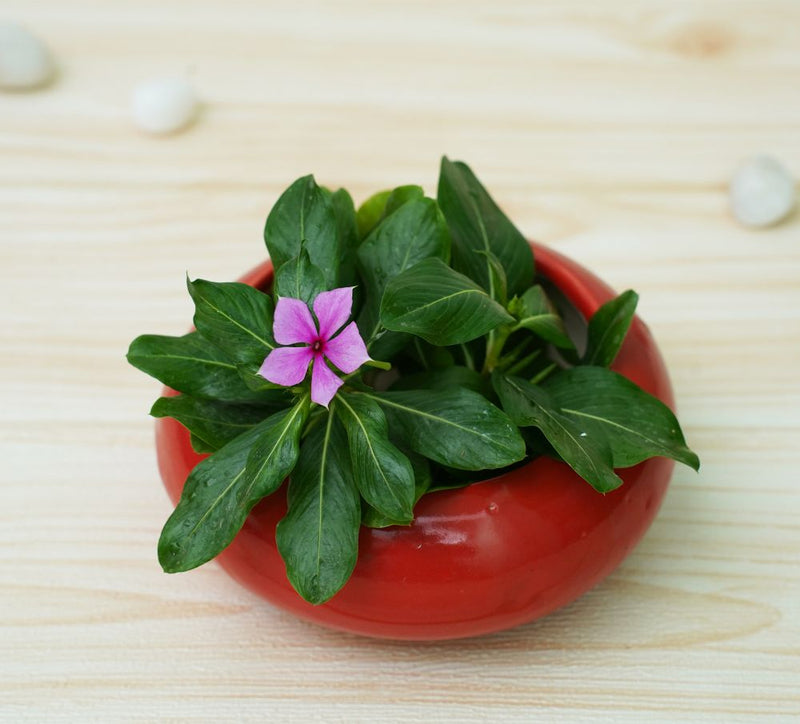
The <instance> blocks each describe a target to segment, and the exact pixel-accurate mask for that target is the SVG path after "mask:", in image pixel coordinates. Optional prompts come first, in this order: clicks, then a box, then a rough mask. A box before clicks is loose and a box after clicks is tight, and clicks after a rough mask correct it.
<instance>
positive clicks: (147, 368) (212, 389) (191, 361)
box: [127, 332, 263, 402]
mask: <svg viewBox="0 0 800 724" xmlns="http://www.w3.org/2000/svg"><path fill="white" fill-rule="evenodd" d="M127 358H128V362H130V363H131V364H132V365H133V366H134V367H136V368H137V369H140V370H142V372H145V373H147V374H148V375H151V376H152V377H155V378H156V379H157V380H159V381H161V382H163V383H164V384H165V385H167V387H171V388H172V389H173V390H177V391H178V392H184V393H186V394H187V395H192V396H193V397H203V398H206V399H215V400H221V401H223V402H259V401H260V400H262V399H263V395H262V394H261V393H258V392H255V391H253V390H250V389H248V388H247V386H246V385H245V383H244V382H243V381H242V378H241V377H240V376H239V372H238V370H237V368H236V364H235V363H234V362H232V361H231V359H230V358H229V357H228V355H226V354H225V353H224V352H223V351H222V350H221V349H220V348H219V347H217V346H216V345H215V344H212V343H211V342H209V341H208V340H207V339H205V338H203V337H202V336H201V335H200V334H199V333H198V332H190V333H189V334H185V335H184V336H183V337H167V336H163V335H158V334H144V335H142V336H141V337H137V338H136V339H135V340H133V342H131V346H130V348H129V349H128V355H127Z"/></svg>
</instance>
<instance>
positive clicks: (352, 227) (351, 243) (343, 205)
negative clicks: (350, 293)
mask: <svg viewBox="0 0 800 724" xmlns="http://www.w3.org/2000/svg"><path fill="white" fill-rule="evenodd" d="M331 201H332V202H333V212H334V214H335V215H336V228H337V231H338V234H339V248H340V250H341V263H340V265H339V281H338V282H337V284H338V285H339V286H340V287H351V286H355V285H356V283H357V275H356V260H355V259H356V256H355V255H356V249H357V248H358V244H359V242H360V241H361V237H360V236H359V233H358V224H357V223H356V208H355V206H354V204H353V197H352V196H350V194H349V193H348V191H347V190H346V189H339V190H338V191H335V192H334V193H333V194H331Z"/></svg>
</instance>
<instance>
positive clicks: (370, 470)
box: [336, 394, 414, 523]
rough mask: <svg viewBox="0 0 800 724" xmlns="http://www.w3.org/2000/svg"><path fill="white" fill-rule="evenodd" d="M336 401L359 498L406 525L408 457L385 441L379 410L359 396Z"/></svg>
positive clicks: (410, 479) (410, 499)
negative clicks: (347, 441) (359, 493)
mask: <svg viewBox="0 0 800 724" xmlns="http://www.w3.org/2000/svg"><path fill="white" fill-rule="evenodd" d="M337 399H338V404H337V406H336V409H337V411H338V413H339V416H340V417H341V418H342V421H343V422H344V427H345V430H346V431H347V438H348V440H349V442H350V459H351V461H352V465H353V475H354V477H355V481H356V485H357V486H358V489H359V491H360V492H361V497H363V498H364V500H366V501H367V503H369V504H370V505H371V506H372V507H373V508H375V509H376V510H377V511H379V512H380V513H382V514H383V515H385V516H387V517H388V518H391V519H393V520H398V521H402V522H404V523H410V522H411V520H412V517H413V512H412V508H413V506H414V471H413V469H412V468H411V463H410V462H409V460H408V458H407V457H406V456H405V455H403V453H402V452H400V450H398V449H397V448H396V447H395V446H394V445H392V443H391V442H389V436H388V430H387V424H386V416H385V415H384V414H383V410H381V408H380V407H379V406H378V404H377V403H376V402H375V401H374V400H370V399H369V398H368V397H364V396H363V395H358V394H355V395H344V394H340V395H338V397H337Z"/></svg>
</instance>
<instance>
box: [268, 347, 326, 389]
mask: <svg viewBox="0 0 800 724" xmlns="http://www.w3.org/2000/svg"><path fill="white" fill-rule="evenodd" d="M313 356H314V352H313V350H312V349H311V347H277V348H276V349H273V350H272V352H270V353H269V354H268V355H267V357H266V359H265V360H264V362H263V364H262V365H261V368H260V369H259V370H258V374H260V375H261V376H262V377H263V378H264V379H267V380H269V381H270V382H274V383H275V384H276V385H283V386H284V387H291V386H292V385H298V384H300V383H301V382H302V381H303V380H304V379H305V376H306V372H308V364H309V362H311V358H312V357H313Z"/></svg>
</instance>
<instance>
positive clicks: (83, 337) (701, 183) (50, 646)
mask: <svg viewBox="0 0 800 724" xmlns="http://www.w3.org/2000/svg"><path fill="white" fill-rule="evenodd" d="M0 15H2V16H5V17H12V18H15V19H17V20H19V21H21V22H24V23H26V24H27V25H28V26H29V27H30V28H31V29H33V30H35V31H36V32H37V33H38V34H39V35H40V36H42V37H43V38H45V39H46V41H47V42H48V43H49V45H50V46H51V48H52V49H53V51H54V53H55V54H56V56H57V57H58V60H59V63H60V65H61V75H60V78H59V80H58V82H57V83H56V84H55V85H54V86H53V87H52V88H49V89H47V90H45V91H41V92H38V93H30V94H12V95H8V94H7V95H0V278H1V281H2V287H1V288H2V304H0V309H1V310H2V311H0V315H2V317H0V352H1V354H0V371H1V372H2V374H0V396H1V397H0V399H2V406H0V460H2V470H3V473H2V486H0V556H2V565H0V719H2V720H4V721H9V722H17V721H78V722H88V721H100V722H112V721H113V722H116V721H167V722H172V721H215V722H217V721H245V720H248V721H303V722H305V721H326V722H327V721H331V722H336V721H341V722H358V721H363V722H373V721H378V720H381V721H398V722H400V721H403V722H415V721H420V722H423V721H424V722H444V721H458V722H483V721H493V722H494V721H497V722H528V721H547V722H583V721H587V722H588V721H592V722H596V721H606V722H641V721H663V722H675V721H719V722H752V721H762V720H763V721H791V720H793V719H795V718H796V717H798V716H800V673H799V672H800V567H799V566H798V564H800V523H798V518H799V517H800V492H798V488H799V483H800V479H799V478H798V470H799V469H800V445H798V439H799V437H800V413H798V409H800V375H798V362H800V311H798V310H800V221H798V218H797V216H795V217H794V218H792V219H790V220H789V221H788V222H786V223H784V224H782V225H781V226H779V227H777V228H775V229H771V230H768V231H763V232H753V231H747V230H745V229H742V228H740V227H739V226H737V225H736V224H735V223H734V222H733V220H732V219H731V218H730V216H729V214H728V211H727V203H726V194H725V185H726V182H727V179H728V178H729V176H730V173H731V171H732V170H733V168H735V166H736V164H737V163H738V162H739V161H740V160H741V159H742V158H743V157H746V156H748V155H750V154H752V153H756V152H762V151H766V152H770V153H773V154H775V155H776V156H778V157H779V158H781V159H782V160H783V161H784V162H785V163H786V164H788V166H789V167H790V169H791V170H792V171H793V173H794V174H795V175H796V176H797V175H800V6H799V5H798V4H797V3H796V2H793V1H791V0H786V1H784V2H780V1H777V0H748V1H738V2H736V1H735V2H716V1H713V0H712V1H711V2H706V3H695V2H688V1H683V2H666V1H664V2H631V1H628V2H626V1H624V0H614V1H613V2H604V3H588V2H587V3H583V2H574V1H569V2H558V3H556V2H537V3H529V2H522V1H520V2H502V1H501V2H496V3H486V2H480V3H478V2H463V1H461V2H435V3H434V2H423V1H422V0H417V1H415V2H403V3H368V2H364V1H363V0H358V1H356V0H353V1H351V2H343V3H322V2H304V3H297V4H278V3H263V2H256V0H236V1H235V2H227V3H218V2H211V0H200V1H196V2H188V0H187V1H180V2H162V1H161V0H144V1H139V2H128V1H125V2H123V1H119V2H113V3H111V2H106V1H105V0H73V1H72V2H70V3H64V2H58V1H57V0H36V1H35V2H30V1H27V2H9V1H8V0H2V1H0ZM165 73H166V74H178V75H188V76H190V77H191V78H192V79H193V82H194V83H195V84H196V86H197V88H198V90H199V92H200V93H201V94H202V96H203V98H204V99H205V101H206V106H205V109H204V112H203V114H202V117H201V118H200V120H199V122H198V124H197V126H196V127H195V128H193V129H191V130H190V131H188V132H187V133H184V134H181V135H177V136H174V137H170V138H163V139H154V138H150V137H146V136H144V135H142V134H140V133H139V132H137V131H136V130H135V129H134V128H133V127H132V124H131V121H130V116H129V112H128V100H129V95H130V92H131V89H132V87H133V85H134V84H135V83H136V82H138V81H140V80H142V79H146V78H148V77H151V76H153V75H161V74H165ZM443 153H447V154H448V155H450V156H452V157H456V158H464V159H465V160H467V161H468V162H469V163H470V164H471V165H472V166H473V167H474V168H475V169H476V170H477V172H478V173H479V174H480V176H481V178H482V179H483V180H484V181H485V183H486V185H487V186H488V187H489V188H490V189H491V190H492V192H493V193H494V194H495V196H496V198H497V199H498V200H499V201H500V202H501V203H502V205H503V206H504V207H505V208H506V210H507V211H508V212H509V214H510V215H511V216H512V217H513V218H514V219H515V220H516V221H517V222H518V224H519V226H520V227H521V228H522V230H523V231H524V232H525V233H526V234H527V235H529V236H531V237H533V238H537V239H540V240H542V241H543V242H545V243H548V244H550V245H552V246H554V247H555V248H557V249H558V250H560V251H562V252H564V253H567V254H569V255H571V256H573V257H574V258H576V259H578V260H580V261H581V262H582V263H584V264H586V265H588V266H590V267H591V268H593V269H594V270H595V271H596V272H597V273H599V274H600V275H601V276H603V277H604V278H605V279H607V280H608V281H609V282H610V283H612V284H613V285H614V286H616V287H617V288H619V289H624V288H627V287H634V288H636V289H637V290H638V291H639V293H640V295H641V300H642V301H641V306H640V311H641V314H642V316H643V317H644V318H645V319H646V320H647V321H648V323H649V324H650V326H651V327H652V329H653V331H654V333H655V335H656V337H657V339H658V340H659V342H660V344H661V346H662V350H663V352H664V355H665V358H666V359H667V362H668V364H669V366H670V370H671V373H672V377H673V382H674V384H675V388H676V393H677V399H678V405H679V408H680V412H681V418H682V421H683V423H684V426H685V429H686V433H687V437H688V439H689V441H690V442H691V444H692V445H693V446H694V447H695V448H696V449H697V450H698V452H699V453H700V455H701V457H702V460H703V468H702V471H701V473H700V474H699V475H695V474H694V473H692V472H691V471H688V470H685V469H679V470H677V471H676V474H675V477H674V480H673V484H672V487H671V489H670V492H669V495H668V497H667V499H666V502H665V504H664V506H663V508H662V511H661V513H660V515H659V517H658V518H657V520H656V522H655V524H654V525H653V527H652V529H651V530H650V532H649V533H648V535H647V536H646V538H645V539H644V541H643V542H642V543H641V544H640V546H639V547H638V548H637V549H636V551H635V552H634V553H633V555H631V557H630V558H629V559H628V560H627V561H626V562H625V563H624V564H623V565H622V566H621V567H620V568H619V570H618V571H617V572H616V573H614V574H613V575H612V576H611V577H610V578H609V579H607V580H606V581H605V582H604V583H603V584H602V585H600V586H599V587H598V588H596V589H595V590H594V591H592V592H590V593H589V594H587V595H586V596H584V597H583V598H582V599H580V600H579V601H577V602H576V603H574V604H573V605H571V606H569V607H567V608H566V609H564V610H562V611H559V612H557V613H555V614H553V615H552V616H550V617H548V618H546V619H544V620H542V621H540V622H537V623H533V624H530V625H527V626H523V627H521V628H518V629H516V630H513V631H508V632H505V633H502V634H498V635H495V636H489V637H484V638H481V639H476V640H471V641H462V642H454V643H444V644H434V645H413V644H392V643H385V642H375V641H369V640H364V639H360V638H356V637H353V636H348V635H345V634H340V633H335V632H331V631H326V630H323V629H319V628H316V627H314V626H312V625H310V624H305V623H301V622H298V621H296V620H294V619H293V618H291V617H290V616H288V615H286V614H283V613H281V612H280V611H276V610H275V609H273V608H271V607H270V606H268V605H267V604H265V603H263V602H261V601H259V600H257V599H256V598H255V597H253V596H251V595H250V594H248V593H247V592H245V591H243V590H241V589H240V588H239V587H237V586H236V584H234V583H233V582H232V581H230V580H229V579H228V578H227V577H226V576H225V575H224V574H223V573H222V571H221V570H220V569H218V568H217V567H216V566H214V565H210V566H206V567H204V568H202V569H200V570H198V571H195V572H192V573H189V574H185V575H180V576H166V575H164V574H162V573H161V572H160V569H159V567H158V565H157V562H156V560H155V541H156V539H157V536H158V532H159V529H160V526H161V524H162V522H163V520H164V519H165V517H166V515H167V513H168V511H169V506H168V503H167V499H166V496H165V494H164V493H163V491H162V489H161V486H160V482H159V480H158V474H157V470H156V467H155V461H154V452H153V444H152V438H153V432H152V424H151V422H150V421H149V420H148V418H147V416H146V412H147V409H148V405H149V403H150V401H151V399H153V398H154V397H155V395H156V393H157V389H158V387H157V385H156V384H155V383H154V382H152V381H150V380H148V379H147V378H145V377H144V376H143V375H141V374H138V373H136V372H135V371H134V370H133V369H131V368H129V367H128V366H127V365H126V363H125V361H124V352H125V350H126V348H127V344H128V342H129V341H130V339H132V338H133V337H134V336H135V335H136V334H139V333H142V332H146V331H149V332H155V333H164V334H177V333H180V332H182V331H183V330H184V329H185V328H186V326H187V323H188V320H189V319H190V306H189V301H188V296H187V295H186V294H185V289H184V281H183V279H184V272H185V271H187V270H188V271H189V272H190V273H191V274H192V275H194V276H202V277H206V278H211V279H219V280H224V279H231V278H234V277H236V276H238V275H239V274H240V273H241V272H242V271H244V270H246V269H248V268H249V267H251V266H253V265H254V264H255V263H257V262H258V261H260V260H261V259H262V258H263V256H264V249H263V246H262V243H261V241H260V237H261V228H262V225H263V221H264V217H265V214H266V211H267V210H268V209H269V207H270V206H271V204H272V203H273V202H274V201H275V199H276V197H277V194H278V193H279V192H280V190H281V189H282V188H283V187H284V186H286V185H287V184H288V183H289V182H290V181H291V180H293V179H294V178H295V177H297V176H299V175H301V174H304V173H308V172H314V173H315V174H316V176H317V178H318V180H319V181H320V182H321V183H324V184H327V185H330V186H337V185H344V186H347V187H348V188H350V189H351V190H352V192H353V193H354V195H355V196H356V198H357V199H363V198H365V197H366V196H367V195H368V194H370V193H371V192H373V191H375V190H377V189H380V188H384V187H386V186H389V185H393V184H397V183H403V182H405V183H410V182H421V183H423V184H424V185H425V186H426V188H427V189H429V190H430V191H433V190H434V186H435V179H436V174H437V167H438V159H439V156H440V155H441V154H443Z"/></svg>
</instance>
